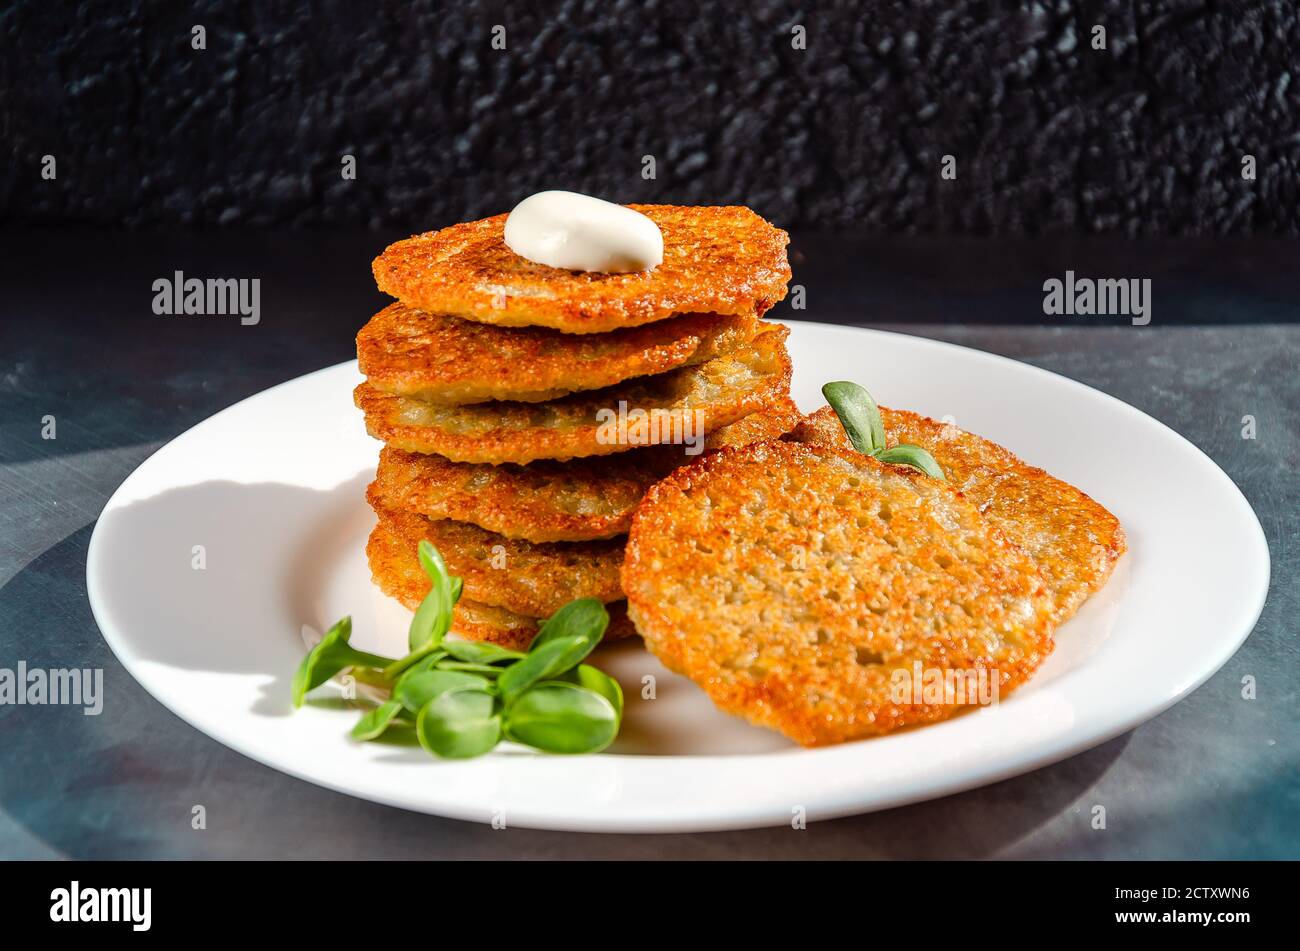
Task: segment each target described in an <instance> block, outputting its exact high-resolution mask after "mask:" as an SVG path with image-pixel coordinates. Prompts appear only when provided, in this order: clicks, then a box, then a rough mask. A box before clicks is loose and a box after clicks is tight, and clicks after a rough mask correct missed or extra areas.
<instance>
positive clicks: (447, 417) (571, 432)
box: [353, 324, 790, 465]
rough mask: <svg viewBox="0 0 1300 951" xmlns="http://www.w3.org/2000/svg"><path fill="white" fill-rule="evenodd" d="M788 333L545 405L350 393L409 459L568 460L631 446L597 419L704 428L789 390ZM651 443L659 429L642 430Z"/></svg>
mask: <svg viewBox="0 0 1300 951" xmlns="http://www.w3.org/2000/svg"><path fill="white" fill-rule="evenodd" d="M788 334H789V331H788V330H787V329H786V328H785V327H783V326H781V325H779V324H770V325H767V328H766V329H764V330H763V332H762V333H760V334H759V335H758V336H757V337H755V338H754V339H753V340H752V341H750V342H749V343H746V344H742V345H740V346H738V347H736V348H735V349H734V350H731V351H728V352H727V353H725V354H723V355H722V356H720V357H718V358H717V359H715V360H709V361H708V362H707V363H702V364H700V365H699V366H693V367H682V368H680V369H677V370H673V371H671V372H669V373H661V374H658V375H657V376H650V377H642V378H640V379H637V380H631V381H628V382H626V383H620V384H618V385H616V386H612V387H607V388H606V389H603V390H591V391H588V392H585V393H575V394H573V395H571V396H566V397H562V398H561V399H558V400H551V401H549V402H546V403H518V402H493V403H482V404H476V405H473V406H444V405H439V404H436V403H426V402H421V401H419V400H413V399H410V398H408V397H403V396H392V395H389V394H386V393H381V392H379V391H378V390H377V389H375V388H374V387H373V386H371V385H370V384H369V383H362V384H361V385H360V386H358V387H357V388H356V390H355V391H354V394H353V395H354V399H355V400H356V404H357V406H359V407H360V408H361V410H362V411H363V412H364V413H365V414H366V429H367V430H368V431H369V432H370V435H372V436H374V437H375V438H376V439H379V440H381V441H382V442H384V443H386V444H387V445H389V446H392V447H394V448H397V449H405V450H407V451H408V452H422V453H437V454H438V455H440V456H444V457H446V458H448V459H451V460H452V461H454V462H487V463H494V464H496V463H503V462H514V463H518V464H521V465H522V464H525V463H529V462H533V461H534V460H537V459H560V460H565V459H575V458H581V457H585V456H601V455H607V454H610V453H616V452H624V451H626V450H629V449H633V448H636V446H635V445H634V444H631V443H629V442H628V441H627V440H622V439H618V438H614V439H608V438H605V435H606V423H607V421H606V420H605V419H604V417H603V416H602V413H603V412H612V413H617V412H618V410H619V407H620V406H622V407H623V408H624V409H625V410H626V411H629V412H630V411H635V410H640V411H644V412H646V413H648V414H651V415H656V414H661V416H662V417H663V418H666V419H675V420H676V421H677V425H678V428H679V431H680V426H681V424H682V423H683V422H684V423H687V424H689V425H691V426H694V424H695V419H696V413H697V412H698V413H700V414H702V421H703V430H704V432H705V433H709V432H712V431H713V430H715V429H719V428H721V427H722V426H726V425H727V424H728V423H734V422H735V421H736V420H738V419H740V418H741V417H744V416H748V415H749V414H750V413H753V412H755V411H757V410H759V409H761V408H762V407H764V406H767V405H770V404H771V403H772V402H773V401H774V400H776V399H777V398H779V397H781V396H784V395H785V394H787V393H788V392H789V390H790V356H789V354H788V353H787V352H786V349H785V338H786V336H787V335H788ZM648 435H649V436H650V437H651V441H652V442H658V441H666V440H660V439H659V436H660V435H668V436H671V433H667V434H665V432H664V431H663V430H660V432H658V433H649V434H648Z"/></svg>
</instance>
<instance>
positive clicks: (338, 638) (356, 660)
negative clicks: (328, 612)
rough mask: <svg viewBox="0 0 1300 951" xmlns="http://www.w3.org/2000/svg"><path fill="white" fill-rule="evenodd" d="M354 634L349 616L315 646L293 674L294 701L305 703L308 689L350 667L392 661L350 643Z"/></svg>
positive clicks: (385, 663) (297, 703) (300, 704)
mask: <svg viewBox="0 0 1300 951" xmlns="http://www.w3.org/2000/svg"><path fill="white" fill-rule="evenodd" d="M351 637H352V618H350V617H345V618H343V620H341V621H338V622H337V623H336V624H335V625H334V626H333V627H331V628H330V629H329V630H328V631H326V632H325V636H324V637H322V638H321V641H320V643H319V644H317V645H316V646H315V647H313V648H312V649H311V651H310V652H309V653H308V654H307V656H306V657H304V658H303V660H302V664H301V665H300V666H299V667H298V672H297V673H296V674H294V677H293V705H294V706H295V707H301V706H302V700H303V697H305V696H306V695H307V691H308V690H314V689H316V688H317V687H319V686H320V685H321V684H323V683H324V682H325V681H327V680H329V679H330V678H331V677H333V676H334V675H335V674H337V673H339V672H340V671H342V670H344V669H346V668H348V667H386V666H388V665H389V664H391V663H392V660H390V659H389V658H387V657H380V656H379V655H377V654H368V653H366V652H365V651H359V650H357V649H356V648H354V647H352V646H351V645H350V644H348V640H349V639H350V638H351Z"/></svg>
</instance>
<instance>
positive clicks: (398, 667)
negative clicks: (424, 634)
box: [384, 647, 447, 683]
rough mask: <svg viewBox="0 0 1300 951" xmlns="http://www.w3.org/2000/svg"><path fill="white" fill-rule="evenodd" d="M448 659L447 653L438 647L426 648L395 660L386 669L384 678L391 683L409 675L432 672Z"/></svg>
mask: <svg viewBox="0 0 1300 951" xmlns="http://www.w3.org/2000/svg"><path fill="white" fill-rule="evenodd" d="M446 657H447V652H446V651H444V650H439V649H438V648H436V647H425V648H422V649H420V650H418V651H413V652H412V653H410V654H407V655H406V656H405V657H403V658H402V659H401V660H395V661H393V662H392V663H391V664H389V665H388V666H387V667H385V668H384V676H385V677H387V678H388V681H389V683H393V682H395V681H398V680H401V679H402V677H404V676H406V675H407V674H413V673H416V672H418V671H421V670H430V669H432V668H433V667H435V666H437V664H438V662H439V661H441V660H443V659H444V658H446Z"/></svg>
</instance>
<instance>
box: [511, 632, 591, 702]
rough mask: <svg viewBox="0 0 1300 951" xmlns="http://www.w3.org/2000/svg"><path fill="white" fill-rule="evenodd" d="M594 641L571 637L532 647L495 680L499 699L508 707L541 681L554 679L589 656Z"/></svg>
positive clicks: (578, 636)
mask: <svg viewBox="0 0 1300 951" xmlns="http://www.w3.org/2000/svg"><path fill="white" fill-rule="evenodd" d="M595 646H596V642H595V641H592V640H591V639H590V638H588V637H582V636H580V635H573V636H570V637H561V638H558V639H556V640H552V641H547V642H546V643H545V644H543V645H542V646H540V647H534V648H532V649H531V650H529V652H528V656H527V657H525V658H524V659H523V660H517V661H515V662H514V663H513V664H511V665H510V666H509V667H507V668H506V669H505V670H504V671H502V672H501V676H500V677H498V678H497V689H498V690H500V691H501V699H503V700H504V701H505V702H506V706H509V705H510V704H511V703H513V702H514V701H515V698H517V697H518V696H519V695H520V694H522V693H523V692H524V691H525V690H527V689H528V688H530V687H532V686H533V684H536V683H538V682H540V681H543V680H549V679H551V678H552V677H558V676H559V675H560V674H562V673H564V672H565V671H567V670H569V669H570V668H572V667H576V666H577V665H578V664H579V663H581V661H582V659H583V658H584V657H586V656H587V655H588V654H590V653H591V650H592V648H594V647H595Z"/></svg>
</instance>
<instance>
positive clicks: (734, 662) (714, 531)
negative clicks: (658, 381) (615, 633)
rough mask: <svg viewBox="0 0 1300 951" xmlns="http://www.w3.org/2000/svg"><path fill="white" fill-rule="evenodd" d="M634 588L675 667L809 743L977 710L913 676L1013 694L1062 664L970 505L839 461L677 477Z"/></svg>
mask: <svg viewBox="0 0 1300 951" xmlns="http://www.w3.org/2000/svg"><path fill="white" fill-rule="evenodd" d="M623 586H624V589H625V590H626V592H627V596H628V613H629V615H630V616H631V617H632V619H633V621H634V622H635V623H636V626H637V629H638V630H639V631H640V632H641V635H642V637H643V638H645V641H646V645H647V646H648V647H649V648H650V650H651V651H653V652H654V654H655V655H656V656H657V657H659V659H660V660H661V661H663V662H664V664H665V665H667V666H668V667H669V668H670V669H672V670H675V671H677V672H679V673H682V674H684V675H686V676H687V677H690V678H691V679H692V680H694V681H695V682H696V683H697V684H699V685H700V686H701V687H702V688H703V689H704V691H705V692H706V693H708V695H709V696H710V697H711V698H712V700H713V701H714V703H716V704H717V705H718V706H719V707H720V708H722V709H723V710H725V711H727V712H728V713H733V714H737V715H739V716H743V717H746V718H747V719H749V720H751V721H752V722H754V723H757V724H760V725H762V726H767V727H770V728H772V729H776V730H780V731H781V732H782V733H784V734H786V735H787V736H789V737H790V738H791V739H793V740H795V741H796V742H798V743H801V744H803V745H805V746H819V745H823V744H827V743H838V742H841V741H844V740H852V739H856V738H859V737H864V736H869V735H873V734H880V733H886V732H889V731H890V730H894V729H897V728H899V727H902V726H906V725H908V724H914V723H926V722H931V721H936V720H941V719H945V718H947V717H949V716H952V715H953V714H954V713H956V712H957V711H958V710H960V709H962V707H963V703H962V702H961V701H962V700H965V701H967V702H969V701H970V700H972V699H976V696H974V695H970V694H962V693H958V692H955V689H954V691H952V692H945V693H942V694H940V695H939V696H937V697H926V696H920V697H908V696H903V697H900V695H899V693H898V690H897V678H898V677H899V676H900V674H899V673H898V672H906V673H907V675H908V676H909V677H910V676H911V674H912V672H913V671H914V669H915V667H914V665H915V664H919V665H920V667H921V669H922V670H923V671H931V670H935V671H939V672H940V676H944V675H945V674H947V672H953V673H954V674H955V675H957V676H959V677H963V678H965V677H969V676H978V675H980V672H981V671H983V672H984V674H983V676H986V677H987V678H988V681H987V685H988V689H989V691H990V692H991V690H992V686H993V684H994V683H996V684H997V690H998V695H999V696H1004V695H1005V694H1006V693H1007V692H1009V691H1010V690H1012V689H1014V688H1015V687H1016V686H1017V685H1018V684H1020V683H1022V682H1023V681H1024V680H1025V679H1026V678H1027V677H1028V676H1029V675H1030V674H1031V673H1032V672H1033V671H1034V669H1035V668H1036V667H1037V666H1038V665H1039V664H1040V663H1041V662H1042V660H1043V659H1044V658H1045V657H1046V656H1047V655H1048V654H1049V653H1050V652H1051V649H1052V636H1051V632H1052V621H1051V611H1052V606H1051V602H1050V601H1049V599H1048V598H1047V595H1046V592H1045V590H1044V587H1043V580H1042V578H1041V576H1040V575H1039V573H1038V570H1037V568H1036V567H1035V566H1034V563H1033V561H1032V560H1031V559H1030V558H1029V556H1028V555H1026V554H1025V553H1024V552H1023V551H1021V550H1020V548H1018V547H1017V546H1016V545H1014V544H1013V543H1011V542H1010V541H1008V540H1007V538H1006V537H1005V536H1004V535H1003V534H1002V532H1000V531H999V530H998V529H997V528H995V527H993V526H992V525H991V524H990V523H989V522H988V521H987V520H985V519H984V518H983V517H982V516H981V515H980V513H979V511H978V510H977V509H976V508H975V506H974V504H972V503H971V502H970V501H969V500H967V499H966V498H964V497H963V496H962V495H961V494H960V493H958V492H956V491H954V490H953V489H951V488H950V487H948V486H947V485H946V484H945V483H943V482H940V481H939V480H937V479H931V478H929V477H927V476H924V475H922V474H920V473H918V472H916V471H915V470H912V469H908V468H905V467H902V466H887V465H883V464H881V463H879V462H877V461H876V460H874V459H870V458H868V457H866V456H862V455H859V454H857V453H855V452H851V451H842V450H836V449H831V448H827V447H820V446H808V445H801V444H798V443H792V442H783V441H774V442H760V443H753V444H751V445H748V446H740V447H736V448H729V449H723V450H720V451H719V452H716V453H713V454H710V455H707V456H705V457H704V458H703V459H702V460H700V461H699V462H697V463H695V464H693V465H690V466H685V467H683V468H681V469H678V470H676V471H675V472H673V473H672V474H671V475H669V476H668V478H666V479H665V480H663V481H662V482H659V483H657V484H656V485H655V486H654V487H653V488H651V490H650V492H649V494H648V495H647V496H646V500H645V501H644V502H643V503H642V505H641V507H640V508H639V509H638V510H637V514H636V516H635V518H634V519H633V523H632V532H631V535H630V536H629V539H628V545H627V561H626V564H625V566H624V568H623ZM966 682H967V681H964V680H963V683H966ZM963 689H965V688H963ZM917 701H919V702H917Z"/></svg>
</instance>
